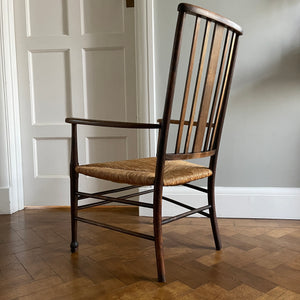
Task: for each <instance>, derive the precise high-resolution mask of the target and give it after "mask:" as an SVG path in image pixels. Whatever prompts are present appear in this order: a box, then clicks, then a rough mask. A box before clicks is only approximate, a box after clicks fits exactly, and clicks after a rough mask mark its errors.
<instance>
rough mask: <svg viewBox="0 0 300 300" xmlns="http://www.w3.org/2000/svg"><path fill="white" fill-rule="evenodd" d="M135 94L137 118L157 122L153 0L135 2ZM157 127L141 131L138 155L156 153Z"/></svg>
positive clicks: (147, 121) (142, 120) (143, 155)
mask: <svg viewBox="0 0 300 300" xmlns="http://www.w3.org/2000/svg"><path fill="white" fill-rule="evenodd" d="M135 10H136V11H135V32H136V36H135V43H136V92H137V93H136V95H137V112H138V115H137V121H138V122H145V123H157V120H156V95H155V61H154V57H155V53H154V49H155V47H154V14H153V0H143V1H136V7H135ZM157 134H158V132H157V130H139V141H138V147H139V149H138V153H139V157H147V156H155V155H156V141H157Z"/></svg>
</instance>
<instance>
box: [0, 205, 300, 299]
mask: <svg viewBox="0 0 300 300" xmlns="http://www.w3.org/2000/svg"><path fill="white" fill-rule="evenodd" d="M68 216H69V208H49V207H48V208H46V207H44V208H39V209H36V208H35V209H30V208H25V210H22V211H19V212H16V213H14V214H12V215H0V224H1V226H0V247H1V255H0V270H1V272H0V279H1V281H0V299H3V300H13V299H20V300H27V299H28V300H41V299H43V300H51V299H74V300H80V299H82V300H86V299H139V300H149V299H166V300H167V299H218V298H220V299H241V298H242V299H253V300H254V299H260V300H261V299H299V297H300V285H299V272H300V265H299V257H300V221H299V220H259V219H252V220H250V219H219V224H220V228H221V229H222V237H223V238H222V240H223V248H222V250H221V251H218V252H216V251H215V250H214V249H213V248H212V247H211V229H210V226H209V220H208V219H207V218H185V219H181V220H179V221H177V222H174V223H171V224H169V225H164V249H165V256H166V268H167V270H168V273H167V274H168V283H166V284H163V285H162V284H159V283H157V282H156V268H155V257H154V255H153V249H152V248H151V245H152V242H151V241H149V240H146V239H136V238H135V237H132V236H129V235H125V234H120V233H118V232H114V231H110V230H108V229H105V228H101V227H97V226H91V225H88V224H82V223H80V225H82V226H80V228H79V232H78V233H79V237H80V239H81V243H80V248H78V250H79V252H78V255H77V254H70V253H69V252H68V249H67V247H68V240H69V222H67V221H66V219H68ZM84 217H85V218H89V219H94V220H97V221H100V220H101V222H112V225H114V226H120V224H122V226H124V227H125V228H129V229H133V228H134V229H135V230H137V231H144V230H145V229H146V231H147V233H150V234H151V233H152V232H151V227H152V224H151V219H150V218H148V217H139V216H138V212H137V209H136V208H135V207H124V206H123V207H101V208H92V209H88V210H86V211H85V215H84ZM81 246H82V247H81Z"/></svg>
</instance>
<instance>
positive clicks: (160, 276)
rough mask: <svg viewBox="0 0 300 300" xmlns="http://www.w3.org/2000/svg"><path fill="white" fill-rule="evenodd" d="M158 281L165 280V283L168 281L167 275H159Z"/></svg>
mask: <svg viewBox="0 0 300 300" xmlns="http://www.w3.org/2000/svg"><path fill="white" fill-rule="evenodd" d="M157 281H158V282H163V283H166V282H167V280H166V277H165V275H159V276H158V278H157Z"/></svg>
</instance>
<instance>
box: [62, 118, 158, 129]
mask: <svg viewBox="0 0 300 300" xmlns="http://www.w3.org/2000/svg"><path fill="white" fill-rule="evenodd" d="M66 123H71V124H80V125H91V126H102V127H116V128H136V129H143V128H144V129H155V128H161V125H160V124H148V123H131V122H116V121H105V120H91V119H79V118H66Z"/></svg>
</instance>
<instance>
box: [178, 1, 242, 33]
mask: <svg viewBox="0 0 300 300" xmlns="http://www.w3.org/2000/svg"><path fill="white" fill-rule="evenodd" d="M178 11H182V12H185V13H188V14H192V15H195V16H199V17H203V18H207V19H210V20H214V21H216V22H218V23H221V24H223V25H225V26H226V27H230V28H231V29H232V30H234V31H235V32H237V33H238V34H243V30H242V27H241V26H239V25H238V24H236V23H235V22H233V21H231V20H229V19H227V18H225V17H223V16H221V15H218V14H216V13H214V12H211V11H209V10H206V9H204V8H201V7H199V6H195V5H192V4H188V3H180V4H179V5H178Z"/></svg>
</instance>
